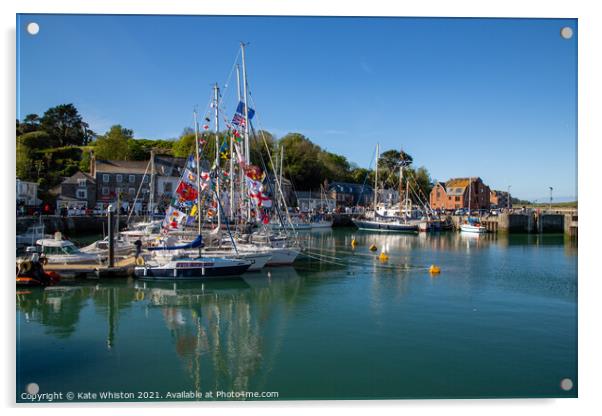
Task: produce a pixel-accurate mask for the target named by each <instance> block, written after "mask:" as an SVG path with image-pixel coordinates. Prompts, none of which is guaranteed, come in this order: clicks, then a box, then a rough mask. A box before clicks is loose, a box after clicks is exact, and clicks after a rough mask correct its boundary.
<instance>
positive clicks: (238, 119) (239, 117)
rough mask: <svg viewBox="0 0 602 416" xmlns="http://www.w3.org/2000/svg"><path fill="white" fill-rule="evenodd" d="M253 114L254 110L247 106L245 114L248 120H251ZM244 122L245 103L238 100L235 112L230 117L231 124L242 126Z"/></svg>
mask: <svg viewBox="0 0 602 416" xmlns="http://www.w3.org/2000/svg"><path fill="white" fill-rule="evenodd" d="M254 115H255V110H253V109H252V108H249V111H248V114H247V116H248V117H249V120H251V119H252V118H253V116H254ZM245 123H246V121H245V103H243V102H242V101H240V102H239V103H238V106H237V107H236V113H234V117H233V118H232V124H234V125H237V126H241V127H244V126H245Z"/></svg>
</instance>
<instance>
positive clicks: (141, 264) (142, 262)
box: [136, 257, 144, 266]
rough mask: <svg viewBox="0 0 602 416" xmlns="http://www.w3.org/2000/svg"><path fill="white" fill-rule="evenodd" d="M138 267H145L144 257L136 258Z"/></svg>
mask: <svg viewBox="0 0 602 416" xmlns="http://www.w3.org/2000/svg"><path fill="white" fill-rule="evenodd" d="M136 265H137V266H144V259H143V258H142V257H137V258H136Z"/></svg>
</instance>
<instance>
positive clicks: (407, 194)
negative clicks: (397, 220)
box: [404, 178, 411, 221]
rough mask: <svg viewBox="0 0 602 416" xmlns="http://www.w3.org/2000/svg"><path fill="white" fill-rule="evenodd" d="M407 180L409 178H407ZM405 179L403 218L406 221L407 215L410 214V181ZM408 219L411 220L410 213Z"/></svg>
mask: <svg viewBox="0 0 602 416" xmlns="http://www.w3.org/2000/svg"><path fill="white" fill-rule="evenodd" d="M408 179H409V178H408ZM408 179H406V195H405V197H406V215H405V216H404V218H405V219H406V221H407V217H408V213H409V212H410V208H411V207H410V181H409V180H408ZM410 218H411V213H410Z"/></svg>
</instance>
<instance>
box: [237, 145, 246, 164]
mask: <svg viewBox="0 0 602 416" xmlns="http://www.w3.org/2000/svg"><path fill="white" fill-rule="evenodd" d="M234 150H235V151H236V160H237V162H238V164H239V165H240V166H241V167H243V168H244V166H245V159H244V158H243V157H242V150H241V149H240V145H239V144H238V143H234Z"/></svg>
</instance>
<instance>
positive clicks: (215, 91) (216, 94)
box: [213, 83, 222, 230]
mask: <svg viewBox="0 0 602 416" xmlns="http://www.w3.org/2000/svg"><path fill="white" fill-rule="evenodd" d="M218 103H219V87H218V86H217V83H216V84H215V85H214V86H213V107H214V109H215V172H216V174H217V175H216V178H215V192H216V193H217V198H218V201H217V203H218V204H220V203H221V202H220V201H219V199H220V198H221V194H220V189H219V183H220V180H219V169H220V168H219V105H218ZM221 211H222V210H221V209H218V210H217V229H218V230H219V229H220V228H221V225H222V213H221Z"/></svg>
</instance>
